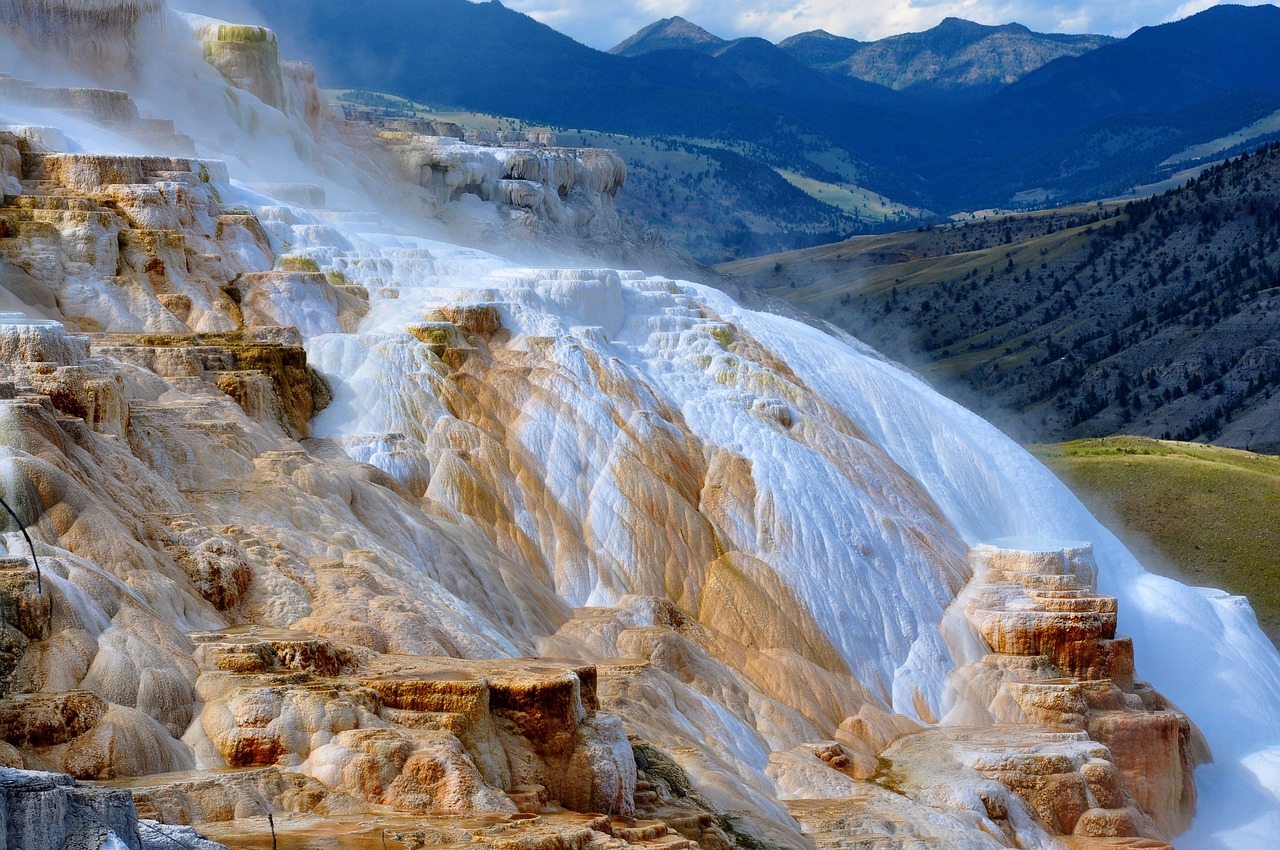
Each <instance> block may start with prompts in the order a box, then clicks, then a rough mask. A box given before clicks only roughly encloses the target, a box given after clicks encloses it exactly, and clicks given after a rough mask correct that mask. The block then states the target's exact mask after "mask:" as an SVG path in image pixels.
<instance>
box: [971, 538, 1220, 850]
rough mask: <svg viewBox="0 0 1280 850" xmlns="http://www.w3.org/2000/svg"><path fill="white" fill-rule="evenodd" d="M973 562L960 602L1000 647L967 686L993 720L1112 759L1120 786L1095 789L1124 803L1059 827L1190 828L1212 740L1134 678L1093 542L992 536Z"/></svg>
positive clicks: (1147, 831)
mask: <svg viewBox="0 0 1280 850" xmlns="http://www.w3.org/2000/svg"><path fill="white" fill-rule="evenodd" d="M970 561H971V564H972V566H973V568H974V579H973V582H972V583H971V584H970V586H969V588H967V589H966V591H965V593H964V595H963V597H962V598H963V600H964V604H965V610H966V613H967V615H968V618H969V620H970V622H971V623H972V624H973V625H974V627H975V628H976V629H977V631H978V633H979V634H980V635H981V636H982V637H983V639H985V641H986V642H987V644H988V645H989V646H990V648H991V650H992V652H991V654H989V655H987V656H986V657H985V658H984V659H983V660H982V661H981V662H979V663H978V664H975V665H970V666H969V667H968V668H964V669H962V670H961V671H958V675H957V681H958V682H960V683H961V684H960V686H959V687H958V690H959V691H961V693H962V695H964V696H967V697H968V698H970V699H972V700H973V701H975V702H977V703H978V704H980V705H982V706H984V707H985V710H986V712H988V715H987V716H988V719H989V720H991V721H995V722H998V723H1001V724H1009V723H1034V724H1041V725H1043V726H1047V727H1051V728H1063V729H1071V730H1078V731H1079V732H1082V733H1085V734H1087V735H1088V737H1089V738H1090V739H1092V740H1094V741H1098V742H1099V743H1101V744H1103V745H1105V746H1106V748H1107V751H1108V753H1109V757H1110V759H1111V760H1113V761H1114V768H1108V770H1110V769H1114V770H1115V771H1116V778H1117V781H1118V786H1117V787H1118V788H1120V789H1121V790H1122V793H1121V794H1119V796H1117V794H1112V793H1101V794H1095V797H1096V799H1097V800H1099V801H1105V800H1111V801H1112V803H1114V805H1111V804H1107V803H1105V802H1102V803H1100V804H1099V806H1094V807H1092V808H1090V809H1089V810H1088V814H1087V816H1086V813H1084V812H1082V813H1081V814H1080V815H1079V816H1078V817H1073V818H1071V823H1070V824H1060V825H1061V826H1062V827H1064V828H1063V829H1062V830H1061V831H1062V832H1063V833H1064V834H1073V833H1074V834H1076V835H1077V836H1081V837H1089V836H1092V837H1104V836H1112V837H1116V836H1145V837H1148V838H1160V837H1172V836H1176V835H1178V834H1179V833H1181V832H1183V831H1184V830H1185V829H1186V828H1187V827H1188V826H1189V825H1190V822H1191V817H1192V815H1193V814H1194V811H1195V802H1196V793H1195V784H1194V780H1193V776H1192V774H1193V771H1194V769H1195V766H1196V765H1197V764H1199V763H1200V762H1201V761H1203V760H1206V759H1207V758H1208V752H1207V748H1206V747H1205V746H1204V744H1203V740H1202V739H1201V738H1200V736H1199V733H1198V732H1197V731H1196V730H1195V728H1194V727H1193V726H1192V724H1191V722H1190V721H1189V720H1188V719H1187V717H1186V716H1185V715H1183V714H1182V713H1181V712H1179V711H1178V710H1177V709H1176V708H1174V707H1173V706H1171V705H1170V704H1169V703H1168V702H1167V701H1166V700H1165V699H1164V698H1163V697H1161V696H1160V694H1159V693H1158V692H1156V691H1155V690H1154V689H1153V688H1151V687H1150V685H1148V684H1146V683H1145V682H1142V681H1140V680H1138V679H1137V678H1136V675H1135V670H1134V660H1133V644H1132V641H1131V640H1130V639H1128V638H1126V637H1117V635H1116V628H1117V619H1118V610H1117V605H1116V600H1115V598H1114V597H1111V596H1107V595H1104V594H1100V593H1098V592H1097V589H1096V575H1097V568H1096V565H1095V564H1094V562H1093V556H1092V550H1091V547H1089V546H1088V545H1087V544H1071V545H1066V546H1056V545H1050V546H1037V545H1028V544H1023V543H1006V544H996V545H985V544H984V545H981V546H978V547H976V548H975V549H974V550H973V551H972V552H971V553H970ZM1095 772H1096V773H1099V775H1100V774H1101V772H1104V770H1103V768H1101V767H1098V768H1096V769H1095ZM1015 790H1017V789H1016V788H1015ZM1020 793H1021V792H1020ZM1091 793H1092V792H1091ZM1122 800H1129V801H1131V803H1132V806H1129V805H1120V803H1121V801H1122ZM1130 808H1133V809H1134V810H1133V811H1128V809H1130Z"/></svg>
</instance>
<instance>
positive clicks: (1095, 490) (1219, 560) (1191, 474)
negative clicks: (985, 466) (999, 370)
mask: <svg viewBox="0 0 1280 850" xmlns="http://www.w3.org/2000/svg"><path fill="white" fill-rule="evenodd" d="M1032 451H1033V452H1034V453H1035V454H1036V456H1037V457H1039V458H1040V460H1041V461H1042V462H1043V463H1044V464H1045V465H1047V466H1048V467H1049V468H1050V469H1052V470H1053V471H1054V473H1056V474H1057V475H1058V477H1060V478H1062V480H1063V481H1065V482H1066V483H1067V484H1068V486H1070V487H1071V489H1072V490H1073V491H1074V492H1075V493H1076V495H1077V496H1079V497H1080V499H1081V500H1082V501H1084V503H1085V504H1086V505H1088V506H1089V508H1090V509H1091V510H1093V511H1094V512H1095V513H1096V514H1098V515H1099V516H1100V517H1102V518H1103V519H1104V520H1108V519H1109V518H1115V519H1116V520H1118V521H1119V522H1120V523H1122V524H1123V526H1124V527H1125V528H1126V529H1128V530H1129V532H1131V533H1132V532H1136V534H1137V535H1139V536H1140V538H1141V540H1139V541H1138V542H1137V545H1135V547H1134V548H1135V549H1137V550H1138V552H1139V555H1140V556H1141V555H1142V554H1143V552H1142V550H1143V549H1144V547H1145V546H1146V545H1149V546H1150V549H1151V550H1152V551H1154V552H1155V553H1156V554H1157V556H1158V557H1157V558H1156V559H1152V558H1150V557H1147V558H1145V559H1144V563H1147V565H1148V566H1150V567H1152V568H1153V569H1157V570H1159V569H1160V568H1161V566H1162V565H1161V563H1160V559H1161V558H1163V560H1164V561H1166V562H1167V564H1165V565H1164V567H1165V569H1166V571H1168V572H1169V573H1170V574H1171V575H1173V576H1174V577H1175V578H1179V579H1181V580H1183V581H1187V582H1189V583H1191V584H1197V585H1211V586H1215V587H1222V588H1225V589H1226V590H1228V591H1230V592H1232V593H1238V594H1243V595H1245V596H1248V597H1249V601H1250V602H1251V603H1252V604H1253V607H1254V610H1255V611H1256V612H1257V614H1258V621H1259V623H1260V624H1261V626H1262V629H1263V631H1264V632H1266V633H1267V636H1268V637H1270V638H1271V640H1272V641H1273V642H1276V643H1277V644H1278V645H1280V559H1278V558H1277V557H1276V553H1277V551H1280V457H1274V456H1266V455H1257V454H1253V453H1250V452H1243V451H1237V450H1234V449H1223V448H1218V447H1216V446H1204V445H1198V444H1195V443H1175V442H1167V441H1160V440H1151V439H1146V438H1142V437H1111V438H1107V439H1097V440H1079V441H1076V442H1070V443H1061V444H1057V445H1051V446H1038V447H1034V448H1033V449H1032ZM1169 567H1172V569H1169Z"/></svg>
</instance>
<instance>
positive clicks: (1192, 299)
mask: <svg viewBox="0 0 1280 850" xmlns="http://www.w3.org/2000/svg"><path fill="white" fill-rule="evenodd" d="M721 270H722V271H724V272H726V273H729V274H733V275H738V276H739V277H740V278H741V279H742V280H743V282H744V283H746V284H747V285H750V286H754V287H756V288H759V289H762V290H764V291H765V292H768V293H770V294H772V295H774V296H777V297H781V298H784V299H785V300H787V301H789V302H791V303H792V304H794V305H796V306H797V307H800V308H801V309H804V310H806V311H808V312H810V313H812V314H814V315H819V316H823V317H824V318H827V319H828V320H830V321H831V322H833V323H835V324H837V325H839V326H841V327H843V328H845V329H846V330H848V331H850V332H851V333H853V334H854V335H856V336H859V337H861V338H862V339H863V340H865V341H866V342H868V343H869V344H871V345H872V346H874V347H876V348H878V349H880V350H882V351H884V352H886V353H887V354H889V355H890V356H892V357H894V358H896V359H899V360H903V361H905V362H907V363H909V364H910V365H912V366H914V367H916V368H917V369H918V370H919V371H921V372H922V373H924V374H925V375H926V376H927V377H929V378H930V379H931V380H933V381H934V383H935V384H936V385H937V386H938V387H939V389H941V390H943V391H944V392H946V393H948V394H949V395H952V396H954V397H956V398H958V399H959V400H960V401H962V402H963V403H965V404H967V405H969V406H971V407H973V408H975V409H976V410H978V411H979V412H981V413H982V414H983V415H984V416H986V417H987V418H989V419H993V420H996V421H999V422H1001V423H1002V424H1003V425H1004V426H1005V427H1006V428H1007V429H1009V430H1010V431H1012V432H1013V433H1014V434H1015V436H1017V437H1018V438H1019V439H1022V440H1024V441H1026V442H1054V441H1060V440H1064V439H1075V438H1081V437H1098V436H1107V435H1111V434H1119V433H1129V434H1141V435H1144V436H1149V437H1157V438H1165V439H1175V440H1192V441H1197V442H1212V443H1215V444H1218V445H1225V446H1231V447H1236V448H1244V449H1250V450H1253V451H1267V452H1280V393H1277V392H1275V391H1276V390H1277V389H1278V388H1280V145H1271V146H1269V147H1268V148H1265V149H1264V150H1262V151H1260V152H1259V153H1257V154H1255V155H1254V156H1249V157H1241V158H1240V159H1236V160H1232V161H1231V162H1230V163H1227V164H1224V165H1222V166H1219V167H1216V168H1213V169H1210V170H1208V171H1206V172H1205V173H1204V174H1202V175H1201V176H1200V177H1199V178H1197V179H1195V180H1194V181H1191V182H1189V183H1187V184H1186V185H1183V186H1181V187H1179V188H1178V189H1175V190H1173V191H1170V192H1168V193H1166V194H1164V195H1161V196H1158V197H1156V198H1150V199H1144V200H1140V201H1133V202H1130V203H1127V204H1119V203H1113V204H1093V205H1086V206H1079V207H1073V208H1065V209H1061V210H1055V211H1052V212H1047V213H1038V214H1020V215H1008V216H1000V217H990V218H987V219H985V220H980V221H966V222H963V223H960V224H954V225H948V226H945V227H933V228H921V229H918V230H916V231H913V232H910V233H898V234H888V235H884V236H878V237H859V238H857V239H852V240H848V241H846V242H842V243H839V244H836V245H828V246H822V247H819V248H813V249H810V250H806V251H799V252H792V253H789V254H781V255H776V256H772V257H762V258H758V259H755V260H749V261H744V262H738V263H733V264H727V265H725V266H722V267H721Z"/></svg>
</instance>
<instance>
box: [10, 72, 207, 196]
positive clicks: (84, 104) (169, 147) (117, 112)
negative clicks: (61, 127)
mask: <svg viewBox="0 0 1280 850" xmlns="http://www.w3.org/2000/svg"><path fill="white" fill-rule="evenodd" d="M0 99H4V100H6V101H8V102H10V103H18V104H23V105H26V106H35V107H40V108H42V109H54V110H58V111H59V112H62V113H64V114H66V115H68V116H70V117H74V118H78V119H81V120H87V121H91V122H92V123H94V124H96V125H98V126H100V127H102V128H104V129H107V130H111V131H113V132H116V133H120V134H122V135H125V136H127V137H129V138H130V139H131V140H133V141H134V142H136V143H137V144H139V145H140V146H141V147H143V148H144V149H147V150H151V151H153V152H155V153H164V154H170V155H175V156H183V155H185V156H194V155H195V152H196V151H195V142H194V141H192V139H191V137H190V136H187V135H184V134H182V133H178V132H177V131H175V130H174V126H173V121H171V120H169V119H167V118H143V117H142V115H141V113H139V111H138V106H137V104H136V103H135V102H134V101H133V98H132V97H130V96H129V94H128V92H123V91H115V90H112V89H94V88H68V87H61V86H43V85H37V84H36V83H32V82H30V81H28V80H22V79H18V78H16V77H11V76H8V75H5V74H0ZM44 129H51V128H44ZM33 130H34V133H33V134H39V129H38V128H33ZM14 194H17V193H16V192H15V193H14Z"/></svg>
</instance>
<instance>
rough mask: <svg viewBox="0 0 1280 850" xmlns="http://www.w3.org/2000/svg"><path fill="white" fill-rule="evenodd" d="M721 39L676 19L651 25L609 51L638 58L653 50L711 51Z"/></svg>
mask: <svg viewBox="0 0 1280 850" xmlns="http://www.w3.org/2000/svg"><path fill="white" fill-rule="evenodd" d="M722 44H724V39H723V38H720V37H719V36H718V35H714V34H712V33H709V32H707V31H706V30H704V29H703V28H702V27H700V26H698V25H697V24H694V23H690V22H689V21H686V20H685V19H684V18H682V17H680V16H679V15H676V16H675V17H671V18H663V19H662V20H660V21H654V22H653V23H651V24H649V25H648V26H647V27H644V28H643V29H641V30H640V31H639V32H637V33H636V34H635V35H632V36H631V37H630V38H628V39H626V40H625V41H623V42H622V43H621V44H618V45H617V46H615V47H612V48H610V49H609V52H610V53H613V54H616V55H619V56H639V55H641V54H643V53H652V52H653V51H655V50H698V51H703V52H706V51H709V50H714V49H715V48H717V47H719V46H720V45H722Z"/></svg>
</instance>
